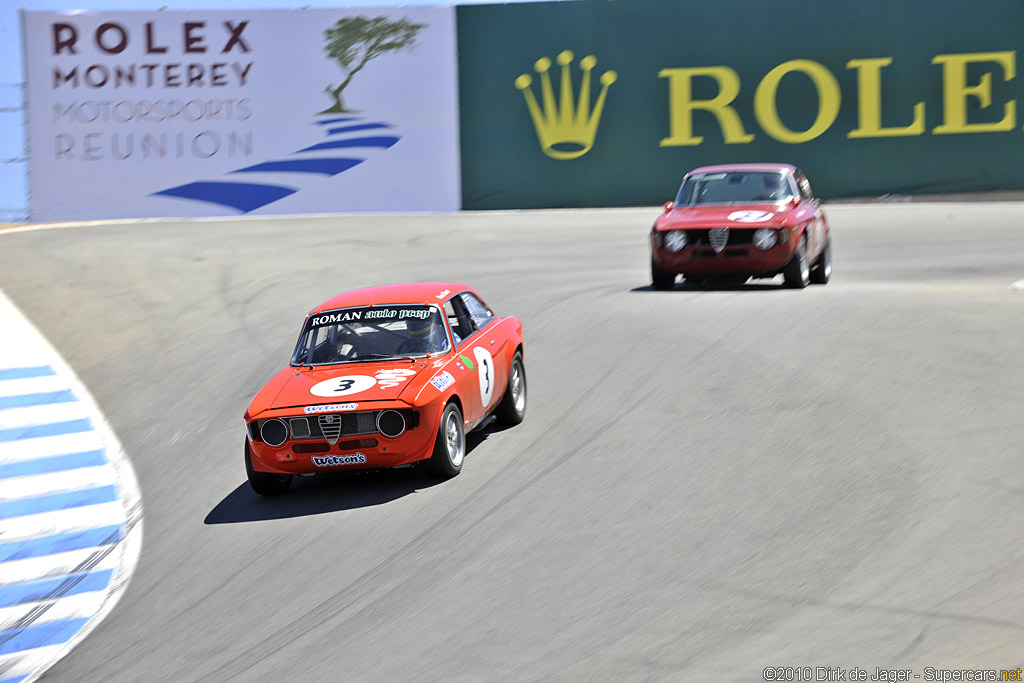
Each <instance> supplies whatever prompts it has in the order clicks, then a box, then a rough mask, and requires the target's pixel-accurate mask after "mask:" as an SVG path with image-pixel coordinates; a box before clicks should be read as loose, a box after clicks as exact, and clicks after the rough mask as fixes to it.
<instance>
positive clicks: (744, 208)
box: [654, 202, 794, 230]
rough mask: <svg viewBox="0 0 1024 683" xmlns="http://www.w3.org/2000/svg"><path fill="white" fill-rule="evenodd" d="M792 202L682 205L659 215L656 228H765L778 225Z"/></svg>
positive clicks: (790, 208)
mask: <svg viewBox="0 0 1024 683" xmlns="http://www.w3.org/2000/svg"><path fill="white" fill-rule="evenodd" d="M793 208H794V205H793V204H791V203H785V204H779V203H775V204H772V203H768V202H765V203H751V204H712V205H705V206H684V207H679V208H675V209H672V210H671V211H667V212H665V213H663V214H662V215H661V216H659V217H658V220H657V222H656V223H655V225H654V228H655V230H678V229H680V228H713V227H719V226H722V227H730V228H768V227H779V226H781V225H782V224H783V223H784V222H785V220H786V218H787V217H788V216H789V214H790V213H791V212H792V211H793Z"/></svg>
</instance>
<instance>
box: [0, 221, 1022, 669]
mask: <svg viewBox="0 0 1024 683" xmlns="http://www.w3.org/2000/svg"><path fill="white" fill-rule="evenodd" d="M827 209H828V211H829V215H830V217H831V221H832V227H833V230H834V232H833V235H834V238H833V239H834V242H833V244H834V256H835V261H834V264H835V269H834V272H833V280H832V282H831V283H830V284H829V285H827V286H825V287H820V286H812V287H810V288H808V289H806V290H804V291H792V290H785V289H781V288H780V286H779V283H778V282H777V281H776V282H772V283H760V284H749V285H747V286H743V287H726V288H719V289H707V290H694V289H689V288H687V287H684V286H683V285H681V284H680V285H677V288H676V290H675V291H672V292H654V291H652V290H650V289H649V286H648V285H649V274H648V266H647V263H648V258H647V252H646V246H645V236H646V233H647V230H648V229H649V227H650V224H651V222H652V221H653V219H654V217H655V216H656V214H657V210H656V209H635V210H615V211H550V212H523V213H515V212H501V213H466V214H459V215H431V216H383V215H380V216H347V217H313V218H294V219H275V220H271V219H253V220H223V221H211V222H144V223H139V224H128V223H117V224H103V225H87V226H80V227H75V228H61V229H49V230H37V231H29V232H6V234H0V289H3V290H4V291H5V292H6V293H7V294H8V296H10V297H11V298H12V299H13V300H14V301H15V302H16V303H17V304H18V305H19V306H20V307H21V309H22V310H23V311H24V312H25V313H26V314H27V315H28V316H29V318H30V319H31V320H32V321H33V322H34V323H35V324H36V325H37V326H38V327H39V328H40V329H41V330H42V331H43V333H44V334H46V336H47V337H48V338H49V339H50V340H51V341H52V342H53V344H54V345H55V346H56V347H57V349H58V350H59V351H60V352H61V353H62V354H63V356H64V357H65V358H66V359H67V360H68V362H69V363H70V364H71V366H72V367H73V368H74V369H75V371H76V372H77V373H78V375H79V377H80V378H81V379H82V380H83V382H84V383H85V384H86V385H87V386H88V388H89V390H90V391H91V392H92V393H93V395H94V396H95V397H96V399H97V401H98V403H99V405H100V407H101V408H102V409H103V411H104V412H105V414H106V416H107V418H108V419H109V420H110V422H111V424H112V425H113V427H114V429H115V431H116V432H117V434H118V436H119V438H120V440H121V442H122V443H123V445H124V448H125V451H126V453H127V454H128V456H129V458H130V459H131V461H132V463H133V465H134V468H135V471H136V474H137V476H138V478H139V482H140V485H141V490H142V501H143V506H144V520H145V525H146V535H145V537H144V539H143V547H142V555H141V559H140V562H139V565H138V567H137V568H136V571H135V575H134V578H133V579H132V581H131V584H130V585H129V587H128V589H127V591H126V593H125V595H124V597H123V598H122V600H121V602H120V603H119V604H118V606H117V608H116V609H115V610H114V612H113V613H112V614H111V615H110V616H109V617H108V618H107V619H106V620H105V621H104V622H102V623H101V624H100V625H99V626H98V627H97V628H96V629H95V631H94V632H93V633H92V634H91V635H90V636H89V637H88V638H87V639H86V640H85V641H84V642H83V643H81V644H80V645H79V646H78V647H77V648H76V649H75V650H74V651H72V652H71V654H70V655H68V656H67V657H66V658H65V659H63V660H61V661H60V662H59V663H58V664H57V665H56V666H54V667H53V668H52V669H50V670H49V672H47V673H46V674H44V675H43V677H42V678H41V679H40V680H42V681H45V682H46V683H56V682H73V683H85V682H89V681H103V682H104V683H109V682H112V681H131V682H136V681H145V682H147V683H148V682H151V681H173V682H175V683H186V682H193V681H194V682H199V681H203V682H214V681H215V682H217V683H225V682H228V681H417V682H429V681H437V682H444V683H460V682H467V683H468V682H477V681H711V680H726V681H733V680H736V681H759V680H763V673H762V672H763V669H764V668H765V667H767V666H789V667H812V668H813V667H842V668H843V669H846V670H849V669H850V668H851V667H860V668H863V669H865V670H867V671H868V672H870V674H871V675H875V674H876V668H882V669H885V670H889V669H912V670H913V674H916V675H920V676H923V675H924V674H925V667H935V668H938V669H952V668H971V669H1010V668H1013V669H1016V668H1017V667H1018V666H1021V665H1022V664H1024V616H1022V615H1024V549H1022V546H1021V543H1020V529H1021V521H1022V519H1024V515H1022V503H1024V460H1022V458H1021V443H1022V442H1024V394H1022V391H1021V387H1022V385H1024V356H1022V353H1021V349H1022V339H1024V291H1019V290H1015V289H1014V288H1013V287H1012V285H1013V284H1014V283H1016V282H1019V281H1020V280H1022V279H1024V258H1022V257H1024V204H1021V203H1009V202H1008V203H993V204H968V203H944V204H874V205H835V206H831V207H827ZM417 280H455V281H465V282H468V283H470V284H473V285H474V286H476V287H477V288H478V289H479V291H480V292H481V293H482V294H483V296H484V297H485V299H486V300H487V301H488V303H489V304H490V305H491V307H492V308H493V309H494V310H495V311H496V312H497V313H499V314H515V315H518V316H519V317H521V318H522V320H523V321H524V326H525V333H526V368H527V374H528V378H529V407H528V412H527V417H526V420H525V422H524V423H523V424H522V425H520V426H519V427H516V428H513V429H508V430H505V431H488V432H484V433H480V434H476V435H474V437H473V438H471V446H472V450H471V451H470V453H469V455H468V457H467V460H466V465H465V468H464V469H463V472H462V474H461V476H459V477H457V478H455V479H453V480H450V481H447V482H443V483H436V482H433V481H430V480H427V479H424V478H422V477H421V476H420V475H419V474H418V473H416V472H415V471H409V470H405V471H394V472H386V473H382V474H379V475H367V476H351V477H343V478H340V479H337V480H333V481H321V480H302V481H300V482H298V483H297V485H296V486H294V487H293V489H292V492H291V493H290V494H289V495H288V496H287V497H284V498H279V499H260V498H258V497H257V496H255V495H254V494H253V493H252V492H251V491H250V490H249V487H248V484H247V483H246V481H245V473H244V469H243V466H242V439H243V432H242V421H241V415H242V412H243V410H244V409H245V407H246V405H247V404H248V401H249V400H250V398H251V397H252V395H253V394H254V393H255V392H256V390H257V389H258V388H259V387H260V386H261V384H262V383H263V382H264V381H265V380H266V379H267V378H269V377H270V376H271V375H272V374H273V373H274V372H275V371H276V370H277V369H278V368H279V367H280V366H281V365H282V364H283V363H284V362H285V361H286V359H287V357H288V354H289V352H290V350H291V347H292V345H293V343H294V340H295V337H296V335H297V332H298V328H299V324H300V322H301V320H302V318H303V316H304V315H305V313H306V312H307V311H308V310H309V309H310V308H311V307H313V306H314V305H316V304H317V303H319V302H320V301H322V300H324V299H326V298H328V297H329V296H331V295H333V294H336V293H338V292H340V291H343V290H347V289H351V288H356V287H362V286H367V285H373V284H382V283H388V282H399V281H417ZM913 674H912V675H913ZM804 680H806V679H804ZM912 680H913V679H912Z"/></svg>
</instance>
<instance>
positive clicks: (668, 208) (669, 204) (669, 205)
mask: <svg viewBox="0 0 1024 683" xmlns="http://www.w3.org/2000/svg"><path fill="white" fill-rule="evenodd" d="M675 205H676V203H675V202H665V205H664V206H663V207H662V208H664V209H665V213H668V212H669V211H671V210H672V207H674V206H675Z"/></svg>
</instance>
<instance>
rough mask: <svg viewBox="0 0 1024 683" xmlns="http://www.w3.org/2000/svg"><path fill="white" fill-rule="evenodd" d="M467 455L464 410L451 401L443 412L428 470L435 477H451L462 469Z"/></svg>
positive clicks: (428, 462)
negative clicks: (463, 420)
mask: <svg viewBox="0 0 1024 683" xmlns="http://www.w3.org/2000/svg"><path fill="white" fill-rule="evenodd" d="M465 457H466V427H465V425H464V424H463V423H462V412H461V411H460V410H459V406H457V405H456V404H455V403H449V404H448V405H446V406H445V407H444V412H442V413H441V424H440V425H439V426H438V428H437V438H436V439H435V440H434V452H433V454H432V455H431V456H430V460H428V461H427V470H428V471H429V472H430V473H431V474H433V475H434V476H435V477H439V478H442V479H449V478H451V477H454V476H455V475H456V474H458V473H459V472H461V471H462V461H463V460H464V459H465Z"/></svg>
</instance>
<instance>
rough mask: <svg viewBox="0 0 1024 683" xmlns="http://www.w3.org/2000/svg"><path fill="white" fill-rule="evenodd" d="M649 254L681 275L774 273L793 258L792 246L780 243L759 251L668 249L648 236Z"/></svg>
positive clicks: (747, 247) (743, 248)
mask: <svg viewBox="0 0 1024 683" xmlns="http://www.w3.org/2000/svg"><path fill="white" fill-rule="evenodd" d="M650 246H651V257H652V258H653V259H654V262H655V263H657V264H658V265H659V266H661V267H662V268H664V269H665V270H667V271H670V272H673V273H676V274H680V273H682V274H685V275H708V276H714V275H750V276H754V277H756V276H769V275H774V274H776V273H778V272H779V271H780V270H781V269H782V268H784V267H785V265H786V264H787V263H789V262H790V261H791V260H792V259H793V255H794V254H795V253H796V249H795V247H793V246H791V244H790V242H783V243H781V244H776V245H775V246H773V247H771V248H770V249H767V250H765V251H761V250H760V249H758V248H756V247H755V246H753V245H752V244H745V245H737V246H726V247H725V248H724V249H723V250H722V251H721V252H720V253H716V252H715V250H714V249H712V248H711V247H709V246H696V247H685V248H683V249H682V250H680V251H677V252H674V251H669V250H668V249H666V248H664V247H659V246H657V245H656V244H655V241H654V236H653V235H652V237H651V245H650Z"/></svg>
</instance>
